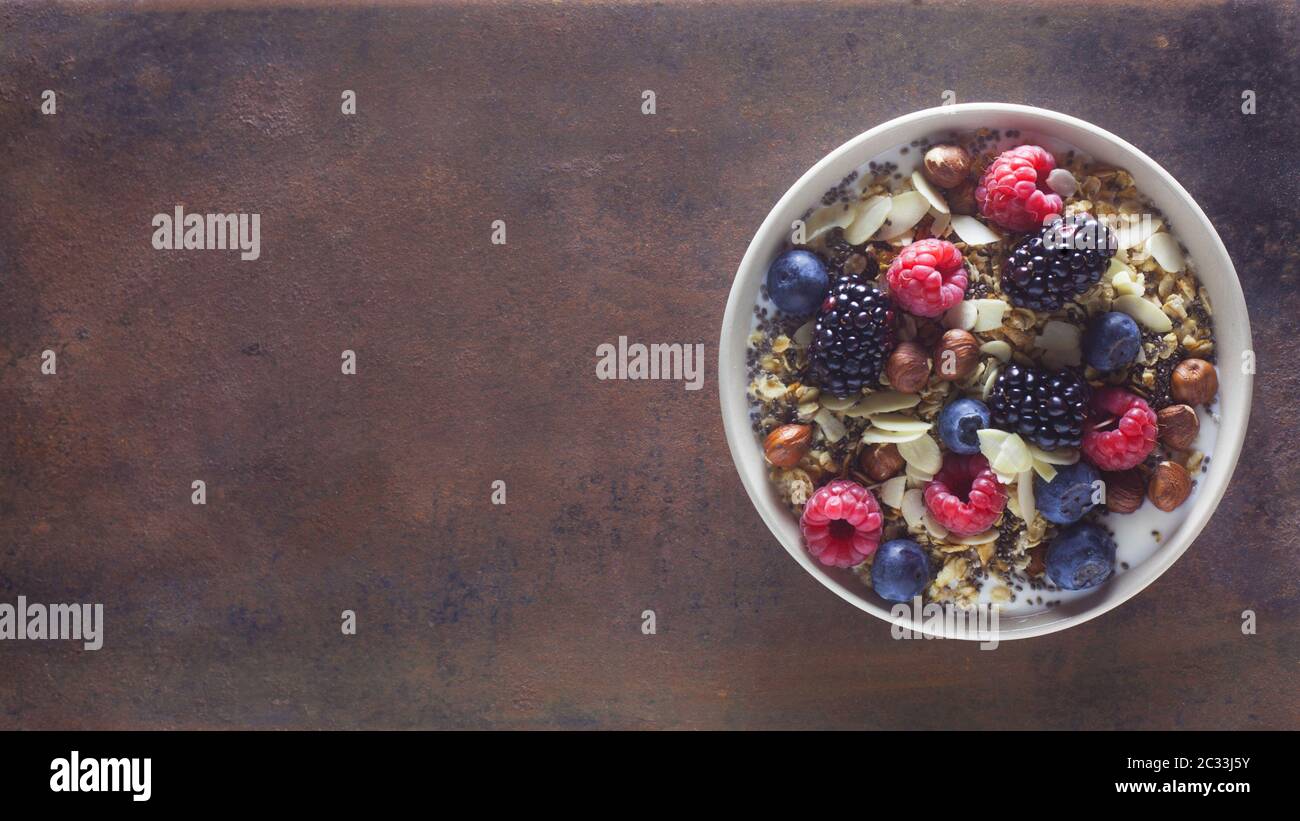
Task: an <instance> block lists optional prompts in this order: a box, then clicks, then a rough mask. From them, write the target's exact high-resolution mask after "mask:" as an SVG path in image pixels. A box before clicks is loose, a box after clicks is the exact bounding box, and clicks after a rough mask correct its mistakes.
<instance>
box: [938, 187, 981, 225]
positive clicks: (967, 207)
mask: <svg viewBox="0 0 1300 821" xmlns="http://www.w3.org/2000/svg"><path fill="white" fill-rule="evenodd" d="M945 199H947V200H948V210H949V211H951V212H953V213H954V214H963V215H965V216H968V217H973V216H975V214H976V213H977V212H978V211H979V203H978V202H976V201H975V181H974V180H966V182H963V183H962V184H961V185H959V186H957V187H956V188H953V189H952V190H950V191H948V192H947V197H946V198H945Z"/></svg>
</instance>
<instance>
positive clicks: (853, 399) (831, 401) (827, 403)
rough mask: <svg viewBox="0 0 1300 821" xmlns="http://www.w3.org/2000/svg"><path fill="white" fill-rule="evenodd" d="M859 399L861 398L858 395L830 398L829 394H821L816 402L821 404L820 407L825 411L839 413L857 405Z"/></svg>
mask: <svg viewBox="0 0 1300 821" xmlns="http://www.w3.org/2000/svg"><path fill="white" fill-rule="evenodd" d="M861 398H862V397H861V396H860V395H859V396H844V397H839V396H831V395H829V394H822V395H821V396H819V397H818V398H817V401H819V402H821V405H822V407H823V408H825V409H826V410H831V411H835V412H836V413H839V412H841V411H846V410H848V409H849V408H851V407H853V406H854V405H856V404H857V403H858V400H859V399H861Z"/></svg>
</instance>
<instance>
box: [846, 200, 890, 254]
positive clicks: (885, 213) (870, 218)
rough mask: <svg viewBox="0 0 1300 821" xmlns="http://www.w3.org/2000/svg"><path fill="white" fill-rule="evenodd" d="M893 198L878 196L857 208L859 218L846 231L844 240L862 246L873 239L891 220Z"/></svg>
mask: <svg viewBox="0 0 1300 821" xmlns="http://www.w3.org/2000/svg"><path fill="white" fill-rule="evenodd" d="M891 200H892V197H888V196H885V195H876V196H874V197H872V198H870V199H868V200H866V201H865V202H863V203H862V204H861V205H859V206H858V208H857V218H856V219H854V220H853V224H852V225H850V226H849V227H848V228H846V229H845V230H844V238H845V239H846V240H848V241H849V242H851V243H853V244H854V245H861V244H862V243H864V242H866V241H867V240H869V239H871V235H872V234H874V233H876V232H877V231H879V230H880V226H882V225H884V224H885V220H886V219H888V218H889V211H890V209H891V207H892V205H891Z"/></svg>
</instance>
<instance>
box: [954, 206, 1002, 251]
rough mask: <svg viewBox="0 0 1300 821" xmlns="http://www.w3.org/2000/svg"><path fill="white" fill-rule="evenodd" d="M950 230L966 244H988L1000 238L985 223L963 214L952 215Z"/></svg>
mask: <svg viewBox="0 0 1300 821" xmlns="http://www.w3.org/2000/svg"><path fill="white" fill-rule="evenodd" d="M952 230H953V231H954V232H956V234H957V237H958V238H959V239H960V240H961V241H962V242H964V243H966V244H967V245H989V244H990V243H994V242H999V241H1001V239H1002V238H1001V237H999V236H998V235H997V234H995V233H993V231H992V230H991V229H990V228H989V227H988V226H987V225H985V224H984V223H982V222H980V221H979V220H977V219H975V218H974V217H968V216H966V215H965V214H953V215H952Z"/></svg>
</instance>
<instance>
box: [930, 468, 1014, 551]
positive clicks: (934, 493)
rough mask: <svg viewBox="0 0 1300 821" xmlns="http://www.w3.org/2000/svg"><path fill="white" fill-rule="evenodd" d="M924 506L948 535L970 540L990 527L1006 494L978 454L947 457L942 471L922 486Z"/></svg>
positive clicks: (1005, 503)
mask: <svg viewBox="0 0 1300 821" xmlns="http://www.w3.org/2000/svg"><path fill="white" fill-rule="evenodd" d="M925 506H926V509H928V510H929V511H930V515H932V516H934V518H935V521H937V522H938V523H939V524H941V525H943V526H944V527H946V528H948V531H949V532H950V533H953V534H954V535H957V536H974V535H975V534H976V533H983V532H984V531H986V530H988V529H989V528H990V527H993V523H994V522H996V521H997V520H998V517H999V516H1001V515H1002V509H1003V508H1004V507H1006V506H1007V494H1006V492H1005V491H1003V490H1002V483H1001V482H999V481H998V477H997V475H996V474H994V473H993V469H992V468H990V467H989V460H988V459H985V458H984V457H983V456H982V455H980V454H978V453H975V454H972V455H970V456H962V455H960V454H957V453H948V454H947V455H945V456H944V457H943V468H942V469H940V471H939V472H938V473H937V474H936V475H935V477H934V479H932V480H931V481H930V483H929V484H928V485H926V486H925Z"/></svg>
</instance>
